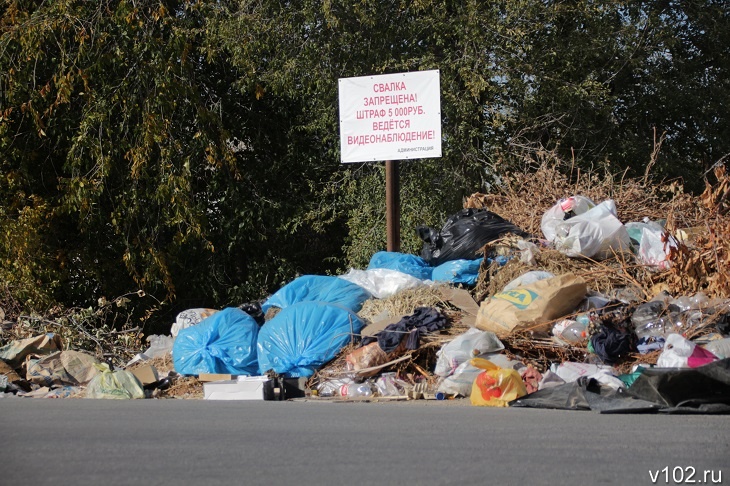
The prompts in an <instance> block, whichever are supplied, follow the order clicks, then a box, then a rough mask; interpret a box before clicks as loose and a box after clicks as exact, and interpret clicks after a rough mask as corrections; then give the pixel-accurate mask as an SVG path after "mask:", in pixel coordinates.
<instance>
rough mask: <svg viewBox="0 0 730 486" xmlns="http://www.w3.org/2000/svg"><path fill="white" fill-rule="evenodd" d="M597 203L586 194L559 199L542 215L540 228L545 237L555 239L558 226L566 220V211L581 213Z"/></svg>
mask: <svg viewBox="0 0 730 486" xmlns="http://www.w3.org/2000/svg"><path fill="white" fill-rule="evenodd" d="M595 206H596V203H594V202H593V201H592V200H591V199H589V198H587V197H585V196H571V197H568V198H563V199H561V200H559V201H558V202H557V203H556V204H555V205H554V206H553V207H551V208H550V209H548V210H547V211H545V214H543V215H542V221H541V223H540V229H542V234H543V235H545V239H546V240H548V241H554V240H555V237H556V236H557V231H556V229H557V227H558V226H559V225H560V224H562V222H563V221H564V220H565V213H566V212H568V211H570V212H572V213H573V214H574V215H576V216H577V215H579V214H583V213H585V212H587V211H588V210H589V209H591V208H594V207H595Z"/></svg>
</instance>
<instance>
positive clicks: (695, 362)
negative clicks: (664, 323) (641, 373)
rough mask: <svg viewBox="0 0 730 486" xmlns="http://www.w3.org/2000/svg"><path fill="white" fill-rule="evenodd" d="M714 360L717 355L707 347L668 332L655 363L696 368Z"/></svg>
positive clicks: (669, 366)
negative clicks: (662, 348)
mask: <svg viewBox="0 0 730 486" xmlns="http://www.w3.org/2000/svg"><path fill="white" fill-rule="evenodd" d="M715 360H717V356H715V355H714V354H712V353H711V352H710V351H708V350H707V349H705V348H703V347H701V346H697V345H696V344H695V343H693V342H692V341H690V340H689V339H687V338H685V337H684V336H682V335H680V334H670V335H668V336H667V339H666V341H664V350H663V351H662V354H660V355H659V358H658V359H657V362H656V364H657V366H658V367H660V368H697V367H699V366H702V365H705V364H708V363H712V362H713V361H715Z"/></svg>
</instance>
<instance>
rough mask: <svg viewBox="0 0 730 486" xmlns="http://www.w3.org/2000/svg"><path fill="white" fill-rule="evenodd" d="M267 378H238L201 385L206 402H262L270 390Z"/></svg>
mask: <svg viewBox="0 0 730 486" xmlns="http://www.w3.org/2000/svg"><path fill="white" fill-rule="evenodd" d="M270 381H271V380H270V379H269V378H268V377H267V376H239V377H238V379H236V380H221V381H210V382H207V383H203V396H204V398H205V399H206V400H264V399H265V398H266V396H267V395H268V392H267V390H266V389H267V388H270Z"/></svg>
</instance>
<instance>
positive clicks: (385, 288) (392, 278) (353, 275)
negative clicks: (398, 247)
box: [339, 268, 431, 299]
mask: <svg viewBox="0 0 730 486" xmlns="http://www.w3.org/2000/svg"><path fill="white" fill-rule="evenodd" d="M339 277H340V278H342V279H345V280H347V281H349V282H352V283H355V284H357V285H359V286H360V287H362V288H364V289H365V290H367V291H368V292H370V293H371V294H372V296H373V297H375V298H376V299H385V298H387V297H390V296H391V295H395V294H397V293H398V292H401V291H403V290H407V289H415V288H417V287H420V286H422V285H427V282H429V283H430V282H431V281H430V280H421V279H419V278H416V277H413V276H411V275H408V274H407V273H403V272H399V271H398V270H390V269H388V268H371V269H369V270H356V269H354V268H351V269H350V271H349V272H347V273H346V274H344V275H339Z"/></svg>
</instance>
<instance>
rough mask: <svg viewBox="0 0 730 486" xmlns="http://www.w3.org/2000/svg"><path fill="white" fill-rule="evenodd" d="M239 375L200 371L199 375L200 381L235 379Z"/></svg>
mask: <svg viewBox="0 0 730 486" xmlns="http://www.w3.org/2000/svg"><path fill="white" fill-rule="evenodd" d="M236 378H238V375H227V374H225V373H200V374H199V375H198V381H200V382H203V383H204V382H206V381H223V380H235V379H236Z"/></svg>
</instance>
